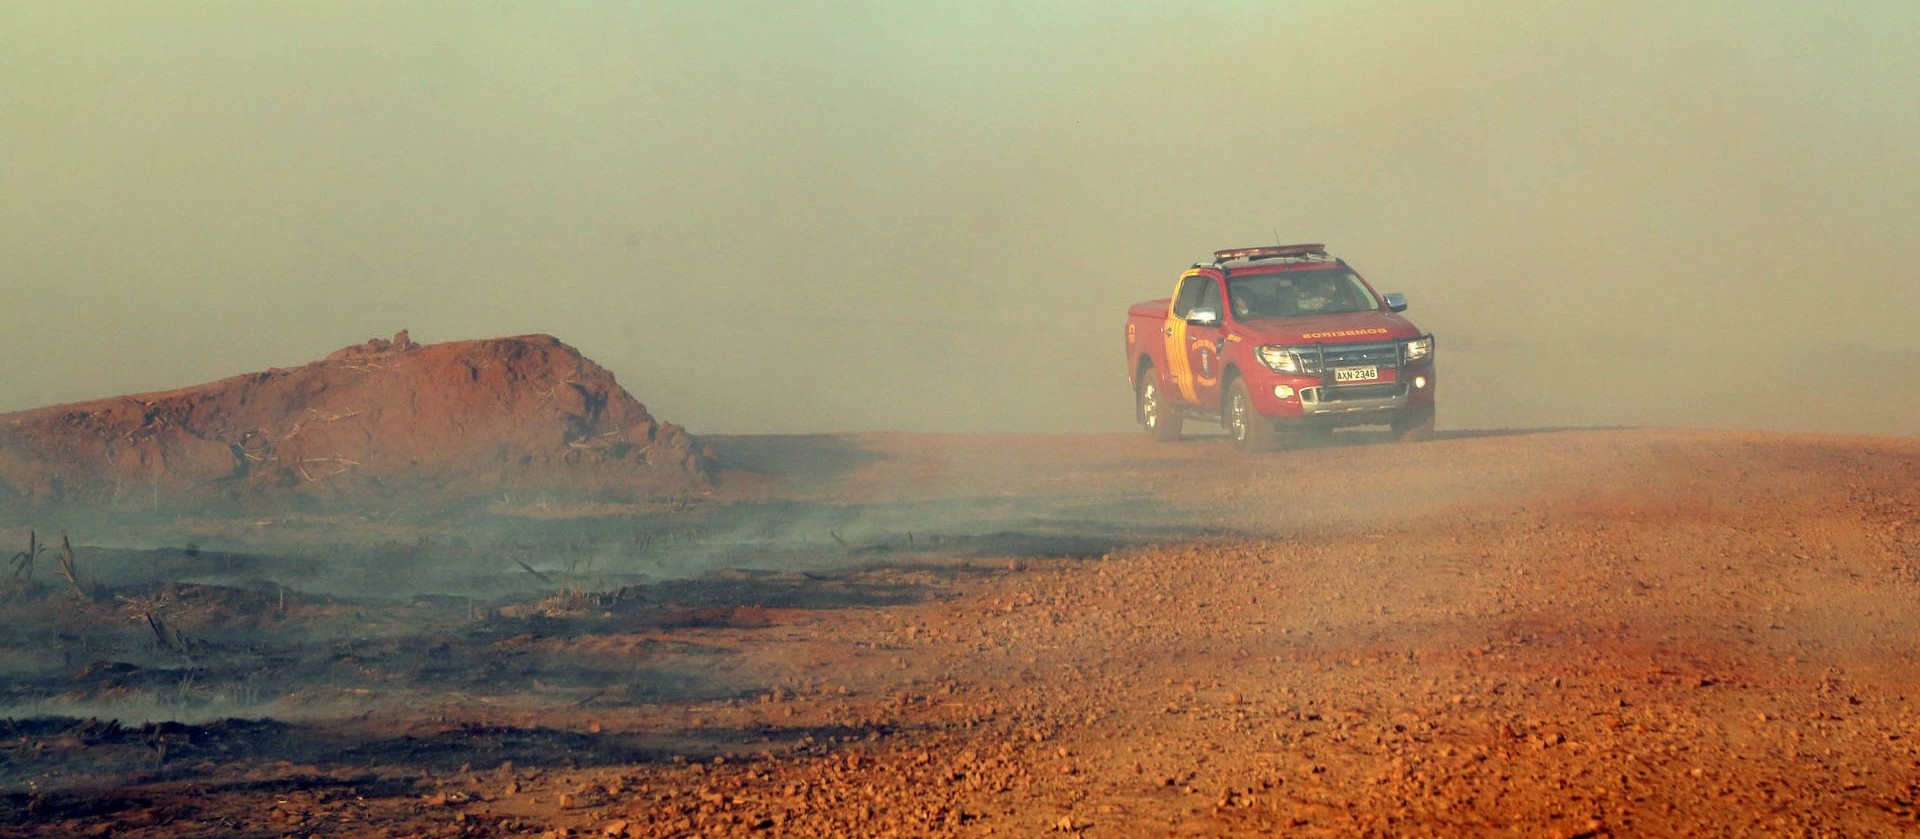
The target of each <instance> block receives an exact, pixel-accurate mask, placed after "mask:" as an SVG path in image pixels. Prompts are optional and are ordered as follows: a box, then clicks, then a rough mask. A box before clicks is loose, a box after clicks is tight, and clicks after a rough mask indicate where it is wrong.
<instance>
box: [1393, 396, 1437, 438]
mask: <svg viewBox="0 0 1920 839" xmlns="http://www.w3.org/2000/svg"><path fill="white" fill-rule="evenodd" d="M1393 439H1395V440H1398V441H1400V442H1402V443H1420V442H1424V441H1427V440H1431V439H1433V406H1432V405H1428V406H1426V407H1425V408H1416V409H1414V410H1413V411H1409V412H1408V413H1407V414H1406V415H1405V416H1402V417H1399V418H1398V419H1395V420H1394V421H1393Z"/></svg>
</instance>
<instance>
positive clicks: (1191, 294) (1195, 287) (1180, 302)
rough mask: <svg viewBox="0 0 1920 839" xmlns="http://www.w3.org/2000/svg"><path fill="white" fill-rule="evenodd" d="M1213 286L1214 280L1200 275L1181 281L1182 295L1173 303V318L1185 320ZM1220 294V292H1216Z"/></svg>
mask: <svg viewBox="0 0 1920 839" xmlns="http://www.w3.org/2000/svg"><path fill="white" fill-rule="evenodd" d="M1212 286H1213V280H1212V279H1210V278H1207V277H1202V276H1200V275H1198V274H1196V275H1194V276H1191V277H1188V278H1186V279H1184V280H1181V281H1180V295H1179V296H1178V297H1176V298H1174V301H1173V316H1174V317H1177V318H1184V317H1186V316H1187V312H1189V311H1191V310H1192V309H1193V307H1195V306H1198V305H1200V296H1201V295H1202V294H1205V293H1206V291H1207V289H1208V288H1211V287H1212ZM1215 293H1216V294H1218V292H1215Z"/></svg>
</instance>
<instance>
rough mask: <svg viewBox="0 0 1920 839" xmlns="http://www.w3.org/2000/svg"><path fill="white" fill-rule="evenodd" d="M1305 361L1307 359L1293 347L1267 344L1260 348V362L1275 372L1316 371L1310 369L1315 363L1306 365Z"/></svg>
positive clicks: (1301, 373) (1296, 372)
mask: <svg viewBox="0 0 1920 839" xmlns="http://www.w3.org/2000/svg"><path fill="white" fill-rule="evenodd" d="M1307 361H1308V359H1307V358H1305V357H1302V356H1301V354H1300V351H1299V350H1297V349H1295V348H1293V347H1282V346H1276V345H1273V344H1268V345H1266V346H1263V347H1261V348H1260V363H1261V364H1265V365H1267V369H1269V370H1272V371H1273V372H1275V373H1291V374H1293V375H1296V376H1299V375H1313V374H1314V373H1316V372H1318V371H1316V370H1313V369H1310V367H1312V366H1317V365H1308V364H1307Z"/></svg>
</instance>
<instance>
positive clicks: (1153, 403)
mask: <svg viewBox="0 0 1920 839" xmlns="http://www.w3.org/2000/svg"><path fill="white" fill-rule="evenodd" d="M1136 378H1137V379H1138V380H1137V381H1136V382H1134V389H1133V413H1134V417H1135V418H1136V419H1138V420H1139V421H1140V426H1141V427H1142V428H1144V429H1146V432H1147V436H1148V437H1151V438H1153V439H1154V440H1156V441H1158V442H1161V443H1171V442H1173V441H1174V440H1178V439H1180V426H1181V425H1182V421H1181V420H1182V418H1181V416H1180V413H1179V412H1178V411H1176V410H1174V409H1173V406H1171V405H1168V404H1167V399H1166V396H1165V395H1164V394H1163V393H1162V392H1161V390H1160V376H1159V375H1158V374H1157V373H1155V372H1154V369H1153V365H1151V364H1149V365H1145V366H1142V367H1141V368H1140V375H1139V376H1138V377H1136Z"/></svg>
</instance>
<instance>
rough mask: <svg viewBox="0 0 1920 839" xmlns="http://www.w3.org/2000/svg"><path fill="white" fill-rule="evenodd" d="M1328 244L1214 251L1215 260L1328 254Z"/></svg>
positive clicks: (1268, 246) (1269, 246)
mask: <svg viewBox="0 0 1920 839" xmlns="http://www.w3.org/2000/svg"><path fill="white" fill-rule="evenodd" d="M1326 255H1327V246H1326V245H1319V244H1314V245H1267V246H1266V247H1260V248H1227V249H1225V250H1217V251H1214V252H1213V261H1215V262H1225V261H1227V260H1229V259H1277V258H1279V257H1283V256H1326Z"/></svg>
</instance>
